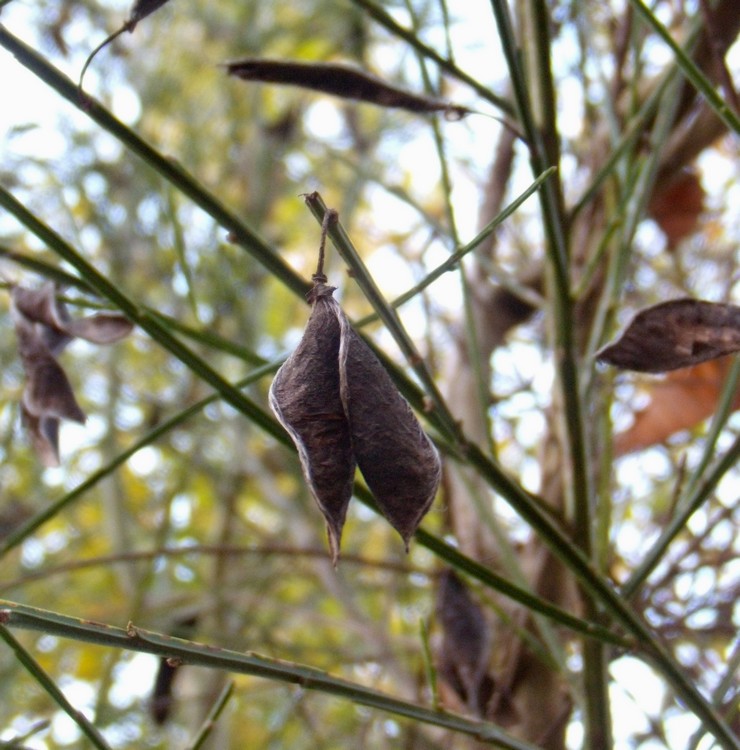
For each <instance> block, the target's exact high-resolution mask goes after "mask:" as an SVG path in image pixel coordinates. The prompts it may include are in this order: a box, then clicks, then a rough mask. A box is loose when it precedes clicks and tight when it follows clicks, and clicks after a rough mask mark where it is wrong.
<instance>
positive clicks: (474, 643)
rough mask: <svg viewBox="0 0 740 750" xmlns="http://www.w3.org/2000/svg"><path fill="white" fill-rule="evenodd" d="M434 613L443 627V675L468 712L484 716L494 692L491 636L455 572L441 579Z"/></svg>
mask: <svg viewBox="0 0 740 750" xmlns="http://www.w3.org/2000/svg"><path fill="white" fill-rule="evenodd" d="M435 609H436V613H437V619H438V620H439V623H440V625H441V627H442V645H441V648H440V651H439V671H440V674H441V675H442V676H443V677H444V678H445V680H446V681H447V682H448V683H449V684H450V686H451V687H453V688H454V689H455V691H456V692H457V693H458V695H460V697H461V698H462V699H463V700H464V701H466V703H467V705H468V708H470V709H471V710H472V711H475V712H476V713H477V714H478V715H483V714H484V712H485V707H486V704H487V702H488V699H489V698H490V697H491V694H492V692H493V681H492V679H491V678H490V676H489V675H488V659H489V656H490V650H491V633H490V631H489V628H488V623H487V622H486V618H485V616H484V614H483V610H482V609H481V608H480V607H479V606H478V605H477V604H476V603H475V602H474V601H473V599H472V597H471V596H470V594H469V593H468V590H467V588H466V587H465V585H464V584H463V582H462V581H461V580H460V578H459V577H458V576H457V575H456V574H455V573H454V572H453V571H452V570H445V571H444V572H443V573H442V575H441V577H440V580H439V587H438V589H437V597H436V607H435Z"/></svg>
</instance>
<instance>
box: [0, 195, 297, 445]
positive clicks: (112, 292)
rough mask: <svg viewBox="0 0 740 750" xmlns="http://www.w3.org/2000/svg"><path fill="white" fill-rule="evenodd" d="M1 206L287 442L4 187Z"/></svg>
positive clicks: (275, 427)
mask: <svg viewBox="0 0 740 750" xmlns="http://www.w3.org/2000/svg"><path fill="white" fill-rule="evenodd" d="M0 206H3V207H4V208H6V209H7V210H8V211H9V212H10V213H11V214H13V216H15V217H16V218H17V219H18V221H20V222H21V224H23V225H24V226H25V227H26V228H27V229H29V230H30V231H31V232H32V233H33V234H35V235H36V236H37V237H38V238H39V239H40V240H41V241H42V242H44V243H45V244H46V245H47V246H48V247H49V248H50V249H51V250H53V251H54V252H55V253H56V254H57V255H59V257H60V258H62V259H63V260H66V261H67V262H68V263H69V264H70V265H71V266H73V267H74V268H75V270H76V271H77V272H78V273H79V274H80V276H82V278H83V279H84V280H85V281H86V282H87V283H88V284H89V285H90V287H91V288H92V289H93V290H94V291H95V292H96V293H97V294H99V295H100V296H101V297H103V298H105V299H107V300H108V301H109V302H111V303H112V304H113V305H114V306H115V307H117V308H118V309H119V310H120V311H121V312H122V313H123V314H124V315H125V316H126V317H127V318H128V319H129V320H130V321H131V322H132V323H135V324H136V325H138V326H139V327H140V328H142V329H143V330H144V331H146V332H147V333H148V334H149V335H150V336H151V337H152V338H153V339H154V340H155V341H157V342H158V343H159V344H160V345H161V346H162V347H163V348H165V349H167V350H168V351H169V352H170V353H171V354H173V355H174V356H175V357H177V359H179V360H180V361H181V362H182V363H183V364H185V365H187V366H188V367H189V368H190V369H191V370H192V371H193V372H195V373H196V375H198V376H199V377H200V378H201V379H203V380H204V381H205V382H207V383H208V384H209V385H211V386H212V387H213V388H214V389H215V390H216V391H218V392H219V393H220V394H221V397H222V398H223V399H224V401H227V402H228V403H229V404H231V406H233V407H234V408H235V409H236V410H237V411H240V412H241V413H243V414H245V415H246V416H248V417H249V418H250V419H251V420H252V421H253V422H254V423H255V424H257V425H259V426H260V427H262V428H263V429H264V430H265V431H266V432H267V433H269V434H270V435H272V436H273V437H276V438H277V439H278V440H281V441H282V440H284V439H285V432H284V430H283V429H282V427H280V425H279V424H278V423H277V421H276V420H274V419H273V418H272V417H270V416H269V415H268V414H267V413H266V412H265V411H264V409H262V408H261V407H259V406H258V405H257V404H256V403H254V401H252V400H251V399H250V398H248V397H247V396H245V395H244V394H243V393H241V392H240V391H239V390H237V389H236V388H235V387H234V386H233V385H232V384H231V383H229V382H228V381H226V380H224V378H222V377H221V375H219V374H218V373H217V372H216V371H215V370H214V369H213V368H212V367H211V366H210V365H209V364H207V363H206V361H205V360H204V359H203V358H202V357H200V356H198V355H197V354H196V353H195V352H194V351H193V350H192V349H190V348H189V347H187V346H186V345H185V344H183V343H182V342H181V341H180V340H179V339H178V338H176V337H175V336H174V335H173V334H172V333H170V331H169V329H168V328H167V326H165V325H163V324H162V322H161V321H160V319H159V318H158V317H157V316H156V315H152V314H151V313H149V312H148V311H147V310H146V309H145V308H143V307H142V306H140V305H138V304H137V303H136V302H134V301H133V300H132V299H130V298H129V297H128V296H127V295H126V294H125V293H124V292H123V291H121V290H120V289H119V288H118V287H117V286H115V285H114V284H112V283H111V282H110V281H109V280H108V279H107V278H106V277H105V276H104V275H103V274H102V273H100V272H99V271H98V270H97V269H96V268H95V267H94V266H93V265H92V264H91V263H89V262H88V261H87V260H85V259H84V258H83V257H82V256H81V255H79V253H77V251H76V250H75V249H74V248H73V247H72V246H71V245H69V244H67V242H65V240H64V239H62V237H61V236H60V235H58V234H57V233H56V232H55V231H54V230H53V229H51V228H50V227H48V226H47V225H46V224H44V223H43V222H41V221H40V220H39V219H37V218H36V217H35V216H34V215H33V214H32V213H31V212H30V211H29V210H28V209H27V208H26V207H25V206H23V204H21V203H20V202H19V201H18V200H17V199H16V198H14V197H13V196H12V195H11V194H10V193H9V192H8V191H7V190H5V189H4V188H3V187H2V186H0Z"/></svg>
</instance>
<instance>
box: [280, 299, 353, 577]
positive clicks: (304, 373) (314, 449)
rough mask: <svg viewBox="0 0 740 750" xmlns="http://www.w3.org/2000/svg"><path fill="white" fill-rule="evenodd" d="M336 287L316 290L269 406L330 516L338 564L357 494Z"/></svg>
mask: <svg viewBox="0 0 740 750" xmlns="http://www.w3.org/2000/svg"><path fill="white" fill-rule="evenodd" d="M333 291H334V287H331V286H326V285H317V286H316V287H315V289H314V290H313V292H312V297H311V301H312V302H313V310H312V312H311V317H310V318H309V321H308V325H307V326H306V330H305V331H304V333H303V338H302V339H301V342H300V344H299V345H298V348H297V349H296V350H295V351H294V352H293V354H291V355H290V357H288V359H287V360H286V361H285V363H284V364H283V366H282V367H281V368H280V369H279V370H278V372H277V374H276V375H275V379H274V380H273V382H272V385H271V386H270V406H271V407H272V410H273V412H274V413H275V416H276V417H277V418H278V420H279V421H280V423H281V424H282V425H283V427H285V429H286V430H287V431H288V433H289V434H290V436H291V438H292V439H293V442H294V443H295V445H296V448H297V449H298V455H299V457H300V460H301V466H302V468H303V474H304V476H305V478H306V483H307V484H308V487H309V489H310V490H311V494H312V495H313V496H314V498H315V500H316V502H317V503H318V506H319V508H320V510H321V512H322V513H323V514H324V518H325V519H326V526H327V531H328V535H329V547H330V549H331V555H332V560H333V562H334V564H336V562H337V559H338V557H339V544H340V540H341V536H342V527H343V526H344V520H345V517H346V515H347V507H348V506H349V501H350V499H351V498H352V484H353V481H354V474H355V457H354V454H353V452H352V441H351V438H350V429H349V423H348V422H347V419H346V417H345V414H344V408H343V406H342V400H341V397H340V395H339V367H338V360H339V345H340V338H341V326H340V324H339V319H338V318H337V316H336V313H335V311H334V309H333V306H332V305H331V304H330V303H328V302H327V300H330V301H331V302H334V300H333V298H332V297H331V294H332V292H333ZM334 304H336V302H334Z"/></svg>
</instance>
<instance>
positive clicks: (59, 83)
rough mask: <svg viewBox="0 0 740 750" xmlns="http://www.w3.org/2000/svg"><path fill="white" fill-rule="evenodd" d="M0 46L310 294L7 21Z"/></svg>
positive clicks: (209, 197) (255, 238)
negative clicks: (29, 44) (19, 35)
mask: <svg viewBox="0 0 740 750" xmlns="http://www.w3.org/2000/svg"><path fill="white" fill-rule="evenodd" d="M0 46H2V47H4V48H5V49H7V50H8V52H10V53H12V54H13V55H14V56H15V58H16V59H17V60H18V62H19V63H20V64H21V65H23V66H24V67H25V68H27V69H28V70H30V71H31V72H32V73H33V74H34V75H36V76H37V77H38V78H40V79H41V80H42V81H44V83H46V84H48V85H49V86H50V87H51V88H52V89H54V90H55V91H56V92H57V93H58V94H59V95H60V96H62V97H63V98H64V99H66V100H67V101H68V102H69V103H70V104H72V105H73V106H74V107H76V108H77V109H79V110H80V111H81V112H83V113H84V114H85V115H87V116H88V117H89V118H90V119H91V120H93V121H94V122H95V123H97V124H98V125H99V126H100V127H102V128H103V129H105V130H107V131H108V132H109V133H111V134H112V135H113V136H114V137H115V138H116V139H117V140H118V141H120V142H121V143H122V144H123V145H124V146H126V148H128V149H129V150H130V151H131V152H132V153H135V154H136V155H137V156H139V157H140V158H141V159H142V160H143V161H144V162H145V163H146V164H148V165H149V166H150V167H151V168H152V169H154V170H155V171H156V172H158V173H159V174H160V175H161V176H162V177H164V178H165V179H166V180H167V181H168V182H170V183H172V185H174V186H175V187H176V188H177V189H178V190H179V191H180V192H182V193H183V194H184V195H187V196H188V197H189V198H190V199H191V200H192V201H193V202H194V203H195V204H196V205H198V206H200V208H202V209H203V210H204V211H205V212H206V213H207V214H208V215H209V216H211V217H212V218H213V219H214V221H216V222H217V223H218V224H220V225H221V226H222V227H224V229H226V230H227V231H228V233H229V239H230V240H231V241H233V242H235V243H237V244H239V245H241V246H242V247H243V248H244V249H245V250H247V252H249V253H250V254H251V255H252V256H253V257H254V258H255V259H256V260H257V261H258V262H260V263H261V264H262V265H263V266H264V267H265V268H266V269H267V270H268V271H269V272H270V273H271V274H272V275H274V276H275V278H277V279H280V280H281V281H282V282H283V283H284V284H285V285H286V286H287V287H288V288H290V289H291V290H292V291H294V292H295V293H296V294H299V295H301V296H302V295H305V294H306V292H308V290H309V289H310V284H309V283H308V282H306V281H305V280H304V279H302V278H301V277H300V276H299V275H298V274H297V273H296V272H295V271H294V270H293V269H292V268H291V267H290V266H289V265H288V264H287V263H286V262H285V261H284V260H283V259H282V258H281V257H280V256H279V255H277V254H276V253H275V252H274V250H273V249H272V248H271V247H270V246H269V245H268V244H267V243H266V242H265V241H264V240H263V239H262V238H261V237H259V235H258V234H257V233H256V232H255V231H254V230H253V229H251V228H250V227H248V226H247V225H246V224H245V223H244V222H243V221H241V220H240V219H239V218H238V217H237V216H236V215H235V214H233V213H232V212H231V211H230V210H229V209H228V208H226V207H225V206H224V205H223V204H222V203H221V202H220V201H219V200H218V198H216V197H215V196H214V195H213V194H212V193H210V192H209V191H208V190H206V189H205V188H204V187H203V186H202V185H201V184H200V183H199V182H198V181H197V180H196V178H195V177H193V176H192V175H190V174H189V173H188V172H187V170H186V169H185V168H184V167H182V166H181V165H180V164H178V163H177V162H175V161H174V160H173V159H168V158H167V157H166V156H164V155H163V154H161V153H159V152H158V151H157V150H156V149H154V148H153V147H152V146H150V145H149V144H148V143H147V142H146V141H145V140H144V139H143V138H141V137H140V136H138V135H137V134H136V133H134V131H133V130H131V129H130V128H128V127H127V126H126V125H124V124H123V123H122V122H121V121H120V120H118V119H116V118H115V117H114V116H113V115H112V114H111V113H110V112H109V111H108V110H107V109H106V108H105V107H104V106H103V105H102V104H100V103H99V102H98V101H97V100H95V99H93V98H92V97H90V96H89V95H88V94H84V95H83V96H82V97H81V96H80V91H79V89H78V88H77V85H76V84H75V83H74V82H73V81H72V80H70V79H69V78H67V76H65V75H64V74H63V73H61V72H60V71H59V70H58V69H57V68H55V67H54V66H53V65H51V64H50V63H49V62H48V61H47V60H46V59H45V58H44V57H42V56H41V55H40V54H39V53H38V52H36V50H34V49H33V48H32V47H30V46H28V45H27V44H25V43H24V42H23V41H21V40H20V39H18V38H17V37H16V36H14V35H13V34H11V33H10V32H9V31H8V30H7V29H6V28H5V27H4V26H3V25H2V24H0Z"/></svg>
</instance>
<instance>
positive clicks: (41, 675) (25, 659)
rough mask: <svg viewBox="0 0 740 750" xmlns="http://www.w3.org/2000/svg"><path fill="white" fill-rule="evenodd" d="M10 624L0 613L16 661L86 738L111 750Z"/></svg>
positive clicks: (2, 632)
mask: <svg viewBox="0 0 740 750" xmlns="http://www.w3.org/2000/svg"><path fill="white" fill-rule="evenodd" d="M7 622H9V620H8V618H6V617H3V616H2V612H0V638H2V639H3V640H4V641H5V643H7V644H8V646H9V647H10V649H11V650H12V651H13V653H14V654H15V657H16V659H18V661H19V662H20V663H21V664H22V665H23V666H24V667H25V668H26V670H27V671H28V673H29V674H30V675H31V676H32V677H33V678H34V679H35V680H36V682H38V684H39V685H41V687H42V688H43V689H44V690H45V691H46V692H47V693H48V694H49V695H50V696H51V698H52V699H53V700H54V702H55V703H56V704H57V705H58V706H59V707H60V708H61V709H62V711H64V713H66V714H67V716H69V718H70V719H72V721H73V722H74V723H75V724H77V726H78V727H79V728H80V731H81V732H82V734H83V735H85V737H87V739H88V740H89V741H90V742H91V743H92V744H93V746H94V747H97V748H98V750H111V747H110V745H109V744H108V743H107V742H106V741H105V739H104V738H103V735H101V734H100V732H99V731H98V730H97V729H96V728H95V727H94V726H93V724H92V723H91V722H90V720H89V719H88V718H87V717H86V716H85V715H84V714H83V713H82V711H78V710H77V709H76V708H75V707H74V706H73V705H72V704H71V703H70V702H69V701H68V700H67V698H66V697H65V695H64V693H63V692H62V691H61V690H60V689H59V688H58V687H57V685H56V683H55V682H54V680H52V679H51V677H49V675H48V674H46V672H45V671H44V669H43V668H42V667H41V665H40V664H39V663H38V662H37V661H36V660H35V659H34V658H33V657H32V656H31V654H29V653H28V651H26V649H25V648H23V646H22V645H21V643H20V642H19V641H18V640H16V638H15V637H14V636H13V634H12V633H11V632H10V631H9V630H8V628H6V627H5V623H7Z"/></svg>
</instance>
